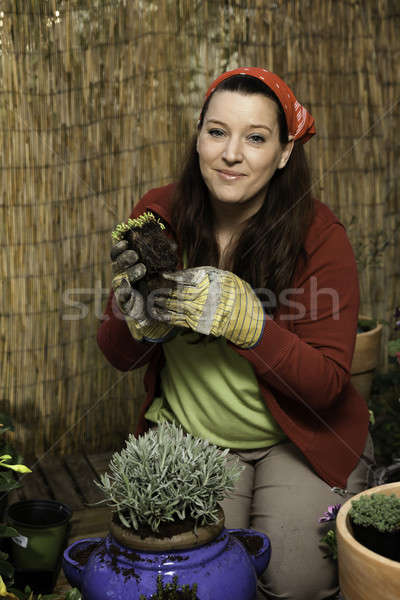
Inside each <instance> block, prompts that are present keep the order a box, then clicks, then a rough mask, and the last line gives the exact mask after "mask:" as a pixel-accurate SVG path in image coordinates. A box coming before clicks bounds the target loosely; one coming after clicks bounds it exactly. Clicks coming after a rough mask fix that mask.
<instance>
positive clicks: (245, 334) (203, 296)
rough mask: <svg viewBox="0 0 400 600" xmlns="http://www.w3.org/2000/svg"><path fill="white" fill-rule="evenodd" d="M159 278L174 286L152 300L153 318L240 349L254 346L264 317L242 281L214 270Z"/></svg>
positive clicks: (251, 293)
mask: <svg viewBox="0 0 400 600" xmlns="http://www.w3.org/2000/svg"><path fill="white" fill-rule="evenodd" d="M163 277H165V278H166V279H169V280H172V281H174V282H175V284H176V286H177V287H176V289H172V290H170V291H169V292H167V293H165V292H164V293H163V292H160V294H159V295H156V296H155V297H154V308H153V311H154V314H155V315H156V316H157V319H160V320H161V321H164V322H165V323H169V324H170V325H175V326H179V327H186V328H190V329H192V330H193V331H196V332H198V333H203V334H205V335H210V334H211V335H213V336H215V337H219V336H223V337H225V338H226V339H228V340H230V341H231V342H233V343H234V344H235V345H236V346H239V347H240V348H252V347H253V346H256V345H257V344H258V342H259V341H260V339H261V336H262V333H263V329H264V322H265V314H264V309H263V307H262V304H261V302H260V300H259V299H258V298H257V296H256V294H255V293H254V292H253V290H252V288H251V286H250V285H249V284H248V283H247V282H246V281H243V279H240V277H238V276H237V275H234V274H233V273H231V272H230V271H222V270H221V269H216V268H215V267H196V268H194V269H185V270H183V271H178V272H176V273H163Z"/></svg>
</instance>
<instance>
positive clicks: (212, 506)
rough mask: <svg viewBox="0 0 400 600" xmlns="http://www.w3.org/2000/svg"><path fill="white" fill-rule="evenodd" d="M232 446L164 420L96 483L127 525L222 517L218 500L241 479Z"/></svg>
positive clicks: (116, 457)
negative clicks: (223, 447)
mask: <svg viewBox="0 0 400 600" xmlns="http://www.w3.org/2000/svg"><path fill="white" fill-rule="evenodd" d="M227 454H228V449H226V450H223V451H222V450H220V449H219V448H217V446H214V445H213V444H211V443H210V442H208V441H207V440H203V439H200V438H196V437H193V436H192V435H189V434H185V433H184V431H183V429H182V428H181V427H178V426H176V425H174V424H172V423H167V422H164V423H162V424H161V425H159V426H158V427H157V428H155V429H150V430H149V431H148V432H147V433H146V434H145V435H143V436H141V437H139V438H138V439H136V438H135V437H134V436H133V435H130V436H129V438H128V440H127V441H126V447H125V448H124V449H123V450H121V452H116V453H114V454H113V456H112V458H111V461H110V464H109V469H108V472H107V473H105V474H103V475H102V476H101V481H100V482H97V485H98V486H99V487H100V489H101V490H102V492H103V494H104V496H105V499H104V500H103V501H104V502H106V503H107V505H108V506H110V507H111V508H112V509H113V511H114V512H115V513H116V514H117V518H118V519H119V521H120V522H121V523H122V525H124V526H125V527H128V528H131V529H135V530H138V529H139V528H140V527H146V526H147V527H149V528H150V529H151V530H152V531H154V532H156V531H158V529H159V526H160V524H162V523H166V522H174V521H178V520H184V519H186V518H191V519H193V520H194V522H195V530H196V528H197V526H198V525H200V526H201V525H206V524H211V523H215V522H217V521H218V512H219V507H218V503H219V502H221V501H222V500H223V498H224V497H225V496H226V495H227V494H229V492H231V491H232V490H233V488H234V485H235V483H236V481H237V480H238V479H239V476H240V472H241V470H242V467H240V466H239V464H238V461H236V462H232V463H230V464H229V465H228V464H227V459H226V455H227Z"/></svg>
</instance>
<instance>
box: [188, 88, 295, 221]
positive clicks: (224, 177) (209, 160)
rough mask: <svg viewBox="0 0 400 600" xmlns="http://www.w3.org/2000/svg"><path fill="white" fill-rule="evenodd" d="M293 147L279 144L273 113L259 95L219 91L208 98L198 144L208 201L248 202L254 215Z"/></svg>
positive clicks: (272, 105) (273, 107)
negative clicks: (272, 179) (252, 208)
mask: <svg viewBox="0 0 400 600" xmlns="http://www.w3.org/2000/svg"><path fill="white" fill-rule="evenodd" d="M292 147H293V142H289V143H288V144H286V145H284V146H282V145H281V143H280V141H279V126H278V108H277V106H276V104H275V102H274V101H273V100H270V99H269V98H267V97H266V96H263V95H261V94H248V95H245V94H242V93H240V92H230V91H221V92H216V93H214V95H213V96H212V98H211V100H210V103H209V106H208V110H207V112H206V114H205V117H204V121H203V125H202V127H201V129H200V131H199V134H198V138H197V151H198V154H199V161H200V170H201V173H202V175H203V178H204V181H205V183H206V185H207V187H208V189H209V192H210V196H211V199H212V200H214V201H218V202H222V203H228V204H231V205H232V204H245V203H248V202H249V201H251V204H252V206H254V208H256V209H257V210H258V208H260V206H261V205H262V203H263V201H264V198H265V193H266V190H267V188H268V183H269V181H270V179H271V177H272V176H273V174H274V173H275V171H276V169H281V168H282V167H284V166H285V164H286V162H287V160H288V158H289V156H290V152H291V150H292Z"/></svg>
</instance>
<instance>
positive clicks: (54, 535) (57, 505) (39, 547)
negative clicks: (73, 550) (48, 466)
mask: <svg viewBox="0 0 400 600" xmlns="http://www.w3.org/2000/svg"><path fill="white" fill-rule="evenodd" d="M71 516H72V511H71V509H70V508H69V507H68V506H67V505H65V504H62V503H61V502H57V501H56V500H25V501H23V502H16V503H14V504H11V505H10V506H9V507H8V508H7V512H6V521H7V523H8V524H9V525H10V526H11V527H14V528H15V529H16V530H17V531H18V533H19V535H18V536H16V537H14V538H12V539H11V542H10V554H11V559H12V563H13V565H14V567H15V570H16V571H15V582H16V585H17V586H20V587H23V586H25V585H29V586H30V587H31V588H32V590H33V591H35V592H41V593H49V592H51V591H52V589H53V587H54V585H55V583H56V580H57V576H58V573H59V570H60V567H61V561H62V555H63V552H64V549H65V547H66V545H67V542H68V533H69V530H70V519H71Z"/></svg>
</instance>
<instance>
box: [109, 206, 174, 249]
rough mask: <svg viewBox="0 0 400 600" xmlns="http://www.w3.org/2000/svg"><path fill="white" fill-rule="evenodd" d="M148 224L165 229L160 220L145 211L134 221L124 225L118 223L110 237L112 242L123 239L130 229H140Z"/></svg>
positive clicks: (128, 221) (130, 220)
mask: <svg viewBox="0 0 400 600" xmlns="http://www.w3.org/2000/svg"><path fill="white" fill-rule="evenodd" d="M148 223H158V225H159V226H160V229H165V225H164V224H163V223H162V222H161V221H160V219H157V218H156V217H155V216H154V215H153V213H152V212H150V211H147V212H145V213H143V214H142V215H140V216H139V217H137V218H136V219H128V220H127V222H126V223H125V222H123V223H118V225H117V226H116V227H115V228H114V230H113V232H112V234H111V237H112V239H113V241H114V242H119V241H121V240H122V239H123V238H124V237H125V234H126V232H127V231H130V230H131V229H141V228H142V227H143V226H144V225H147V224H148Z"/></svg>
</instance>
